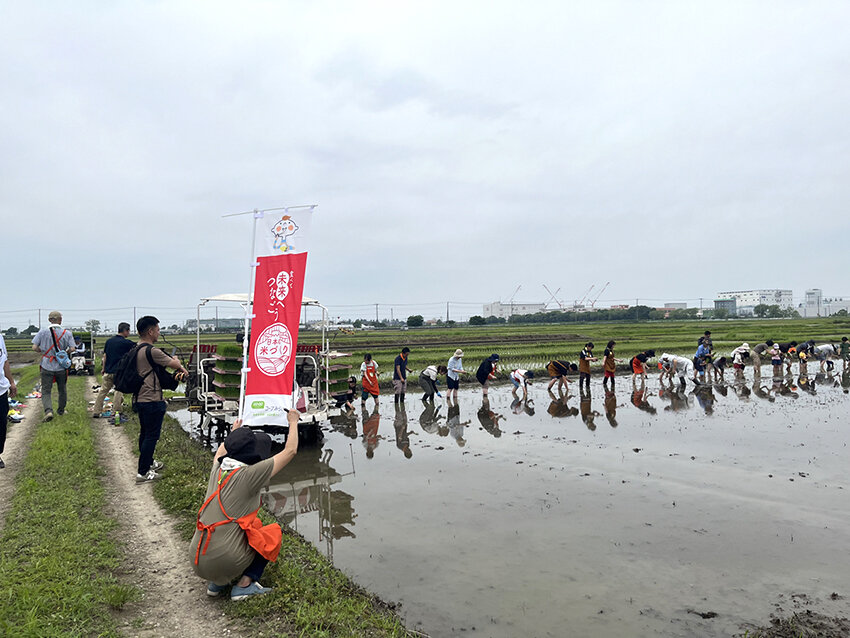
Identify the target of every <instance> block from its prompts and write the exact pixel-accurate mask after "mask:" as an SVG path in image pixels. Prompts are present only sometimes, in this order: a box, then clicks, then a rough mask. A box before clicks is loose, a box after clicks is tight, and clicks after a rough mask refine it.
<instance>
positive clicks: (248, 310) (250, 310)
mask: <svg viewBox="0 0 850 638" xmlns="http://www.w3.org/2000/svg"><path fill="white" fill-rule="evenodd" d="M261 217H263V213H262V212H260V211H258V210H257V209H256V208H255V209H254V225H253V226H252V228H251V268H250V270H249V272H250V273H251V281H250V283H249V284H248V302H247V303H246V304H245V328H244V330H245V336H244V337H243V338H242V377H241V378H240V379H239V418H240V419H241V418H242V415H243V414H244V413H245V382H246V380H247V378H248V345H249V344H248V341H249V339H248V332H249V331H250V329H251V318H252V317H253V315H254V269H255V268H256V267H257V220H258V219H260V218H261Z"/></svg>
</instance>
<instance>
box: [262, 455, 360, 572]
mask: <svg viewBox="0 0 850 638" xmlns="http://www.w3.org/2000/svg"><path fill="white" fill-rule="evenodd" d="M279 449H280V447H279V445H278V447H277V448H273V450H272V452H278V451H279ZM333 454H334V452H333V450H330V449H323V447H322V445H321V444H319V445H316V446H313V447H309V448H305V449H299V451H298V454H296V455H295V458H293V460H292V461H291V462H290V463H289V464H288V465H287V466H286V467H285V468H284V470H283V471H282V472H280V474H278V475H276V476H275V477H273V478H272V480H271V483H270V484H269V485H268V486H267V487H266V488H265V489H264V491H263V493H262V501H263V505H264V506H265V507H266V509H267V510H269V511H270V512H271V513H272V514H274V516H275V517H276V518H277V519H278V520H279V521H281V522H282V523H286V524H287V525H289V526H290V527H292V528H293V529H294V530H295V531H296V532H299V533H302V534H306V533H308V532H309V530H308V529H307V526H309V525H310V523H309V521H310V519H312V518H313V517H314V516H315V518H316V521H315V525H316V528H315V529H316V532H317V537H316V538H317V539H318V541H319V543H324V545H325V553H326V554H327V556H328V558H330V559H333V542H334V541H335V540H339V539H341V538H356V536H355V534H354V532H353V531H352V529H351V528H353V527H354V519H355V518H356V514H355V513H354V497H353V496H351V495H350V494H348V493H346V492H343V491H342V490H338V489H333V488H332V486H334V485H336V484H337V483H340V482H341V481H342V479H343V477H345V476H349V475H353V474H354V457H353V455H352V457H351V469H350V470H349V471H346V472H340V471H338V470H336V469H334V468H333V467H332V466H331V459H332V458H333ZM344 462H345V461H344ZM299 527H300V529H299Z"/></svg>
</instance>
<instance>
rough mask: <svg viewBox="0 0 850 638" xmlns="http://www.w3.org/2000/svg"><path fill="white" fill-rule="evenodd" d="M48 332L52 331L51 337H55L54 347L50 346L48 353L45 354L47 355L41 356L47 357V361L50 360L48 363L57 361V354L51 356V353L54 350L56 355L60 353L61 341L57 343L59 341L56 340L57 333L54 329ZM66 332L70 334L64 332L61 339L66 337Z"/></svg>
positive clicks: (60, 336)
mask: <svg viewBox="0 0 850 638" xmlns="http://www.w3.org/2000/svg"><path fill="white" fill-rule="evenodd" d="M48 330H49V331H50V336H51V337H53V345H52V346H50V347H49V348H48V349H47V352H45V353H44V354H43V355H41V356H42V357H47V360H48V361H55V360H56V355H55V354H49V353H50V351H51V350H53V351H54V353H56V352H59V341H57V340H56V331H55V330H53V328H48ZM66 332H68V331H67V330H62V334H61V335H59V338H60V339H61V338H62V337H64V336H65V333H66Z"/></svg>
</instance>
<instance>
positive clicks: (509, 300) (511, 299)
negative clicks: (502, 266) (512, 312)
mask: <svg viewBox="0 0 850 638" xmlns="http://www.w3.org/2000/svg"><path fill="white" fill-rule="evenodd" d="M520 288H522V284H520V285H519V286H517V287H516V290H514V294H512V295H511V298H510V299H508V303H510V304H512V303H513V302H514V297H516V294H517V293H518V292H519V289H520Z"/></svg>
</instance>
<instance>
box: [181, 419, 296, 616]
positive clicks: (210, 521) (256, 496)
mask: <svg viewBox="0 0 850 638" xmlns="http://www.w3.org/2000/svg"><path fill="white" fill-rule="evenodd" d="M298 415H299V413H298V411H297V410H290V411H289V413H288V414H287V421H288V424H289V433H288V434H287V435H286V445H285V446H284V448H283V450H281V451H280V452H278V453H277V454H275V455H272V454H271V445H272V441H271V437H269V435H268V434H265V433H264V432H254V431H253V430H251V429H250V428H247V427H241V426H242V420H241V419H237V421H236V422H235V423H234V424H233V428H232V430H231V432H230V434H228V435H227V438H226V439H225V440H224V443H222V444H221V445H220V446H219V448H218V451H216V453H215V456H214V457H213V458H214V460H213V465H212V471H211V472H210V478H209V482H208V483H207V493H206V496H205V498H204V504H203V505H202V506H201V508H200V510H198V519H197V530H196V531H195V535H194V536H193V537H192V542H191V544H190V546H189V551H190V556H191V560H192V569H193V570H194V571H195V573H196V574H197V575H198V576H200V577H201V578H204V579H205V580H207V581H208V583H207V595H208V596H213V597H215V596H218V595H220V594H221V593H223V592H224V591H225V590H226V589H227V588H228V587H230V585H231V583H233V581H234V580H235V581H236V583H235V584H234V585H233V587H232V589H231V590H230V600H244V599H246V598H251V597H252V596H258V595H262V594H268V593H269V592H271V591H272V588H270V587H263V586H262V585H261V584H260V583H259V580H260V578H261V577H262V574H263V570H264V569H265V567H266V565H267V564H268V562H269V561H275V560H277V556H278V554H279V553H280V547H281V539H282V533H281V529H280V525H278V524H277V523H272V524H270V525H262V523H261V522H260V520H259V519H258V518H257V511H258V510H259V508H260V491H261V490H262V489H263V487H264V486H265V485H267V484H268V482H269V479H270V478H271V477H273V476H274V475H275V474H277V473H278V472H280V471H281V470H282V469H283V468H284V467H285V466H286V465H287V464H288V463H289V462H290V461H291V460H292V459H293V458H294V457H295V454H296V452H297V451H298ZM213 501H215V502H213ZM237 579H238V580H237Z"/></svg>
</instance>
